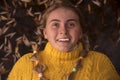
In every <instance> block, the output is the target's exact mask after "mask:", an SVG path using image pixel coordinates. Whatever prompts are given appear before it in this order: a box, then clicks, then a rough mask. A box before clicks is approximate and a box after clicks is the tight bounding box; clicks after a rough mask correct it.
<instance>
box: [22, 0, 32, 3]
mask: <svg viewBox="0 0 120 80" xmlns="http://www.w3.org/2000/svg"><path fill="white" fill-rule="evenodd" d="M21 1H23V2H27V3H28V2H31V0H21Z"/></svg>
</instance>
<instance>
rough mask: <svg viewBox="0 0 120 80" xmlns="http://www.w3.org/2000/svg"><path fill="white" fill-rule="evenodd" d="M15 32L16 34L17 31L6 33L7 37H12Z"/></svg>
mask: <svg viewBox="0 0 120 80" xmlns="http://www.w3.org/2000/svg"><path fill="white" fill-rule="evenodd" d="M15 34H16V32H13V33H9V34H7V35H5V37H10V38H12V37H13V36H14V35H15Z"/></svg>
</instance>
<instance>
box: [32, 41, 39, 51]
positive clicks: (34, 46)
mask: <svg viewBox="0 0 120 80" xmlns="http://www.w3.org/2000/svg"><path fill="white" fill-rule="evenodd" d="M31 45H32V50H33V51H38V45H37V43H36V42H34V41H31Z"/></svg>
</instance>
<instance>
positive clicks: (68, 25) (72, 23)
mask: <svg viewBox="0 0 120 80" xmlns="http://www.w3.org/2000/svg"><path fill="white" fill-rule="evenodd" d="M75 25H76V24H75V22H68V24H67V27H70V28H71V27H75Z"/></svg>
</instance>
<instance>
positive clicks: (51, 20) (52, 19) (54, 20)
mask: <svg viewBox="0 0 120 80" xmlns="http://www.w3.org/2000/svg"><path fill="white" fill-rule="evenodd" d="M53 21H57V22H60V20H58V19H52V20H51V21H50V22H53ZM69 21H75V22H77V20H76V19H68V20H67V22H69ZM50 22H49V23H50Z"/></svg>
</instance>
